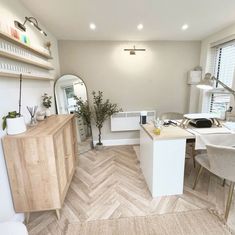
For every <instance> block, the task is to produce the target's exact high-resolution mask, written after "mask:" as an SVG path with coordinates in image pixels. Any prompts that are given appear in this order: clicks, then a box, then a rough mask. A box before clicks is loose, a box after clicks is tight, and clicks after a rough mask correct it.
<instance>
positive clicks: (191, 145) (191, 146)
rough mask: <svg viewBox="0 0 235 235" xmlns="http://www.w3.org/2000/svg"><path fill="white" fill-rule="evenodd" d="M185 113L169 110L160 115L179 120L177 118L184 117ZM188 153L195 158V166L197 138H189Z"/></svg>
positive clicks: (194, 164)
mask: <svg viewBox="0 0 235 235" xmlns="http://www.w3.org/2000/svg"><path fill="white" fill-rule="evenodd" d="M183 118H184V114H182V113H177V112H168V113H162V114H161V115H160V119H162V120H164V119H170V120H177V119H183ZM187 153H189V155H190V156H191V157H192V159H193V166H194V168H195V166H196V162H195V153H196V152H195V140H194V139H188V140H187Z"/></svg>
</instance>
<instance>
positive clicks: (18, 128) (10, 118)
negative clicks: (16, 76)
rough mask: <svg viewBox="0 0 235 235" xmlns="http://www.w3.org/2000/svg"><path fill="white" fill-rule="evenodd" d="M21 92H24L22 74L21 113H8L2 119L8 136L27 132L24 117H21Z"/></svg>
mask: <svg viewBox="0 0 235 235" xmlns="http://www.w3.org/2000/svg"><path fill="white" fill-rule="evenodd" d="M21 91H22V74H20V90H19V111H18V112H17V111H11V112H8V114H7V115H6V116H4V117H3V118H2V120H3V122H2V129H3V130H5V129H6V128H7V134H8V135H16V134H20V133H23V132H25V131H26V125H25V121H24V118H23V116H22V115H21Z"/></svg>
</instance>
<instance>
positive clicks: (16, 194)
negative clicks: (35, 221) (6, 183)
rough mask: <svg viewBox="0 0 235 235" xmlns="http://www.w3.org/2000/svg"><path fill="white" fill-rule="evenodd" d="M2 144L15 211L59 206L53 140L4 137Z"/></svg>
mask: <svg viewBox="0 0 235 235" xmlns="http://www.w3.org/2000/svg"><path fill="white" fill-rule="evenodd" d="M3 145H4V152H5V158H6V163H7V168H8V174H9V179H10V184H11V190H12V195H13V201H14V207H15V210H16V212H25V211H37V210H49V209H52V208H58V207H60V198H59V188H58V181H57V174H56V168H55V165H56V163H55V158H54V148H53V139H52V138H51V137H43V138H22V139H17V138H15V139H5V140H4V141H3ZM48 192H50V193H48Z"/></svg>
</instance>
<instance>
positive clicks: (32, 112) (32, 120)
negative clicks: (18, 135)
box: [27, 106, 38, 126]
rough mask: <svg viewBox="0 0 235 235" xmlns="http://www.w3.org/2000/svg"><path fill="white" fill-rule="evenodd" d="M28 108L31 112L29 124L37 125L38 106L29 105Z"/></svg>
mask: <svg viewBox="0 0 235 235" xmlns="http://www.w3.org/2000/svg"><path fill="white" fill-rule="evenodd" d="M27 109H28V111H29V114H30V117H31V120H30V124H29V126H35V125H37V120H36V111H37V109H38V106H34V107H29V106H27Z"/></svg>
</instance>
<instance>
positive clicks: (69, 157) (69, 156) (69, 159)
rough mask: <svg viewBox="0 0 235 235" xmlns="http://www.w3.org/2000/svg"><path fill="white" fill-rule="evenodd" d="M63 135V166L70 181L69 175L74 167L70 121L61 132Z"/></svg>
mask: <svg viewBox="0 0 235 235" xmlns="http://www.w3.org/2000/svg"><path fill="white" fill-rule="evenodd" d="M63 135H64V146H65V166H66V173H67V178H68V179H70V176H71V174H72V173H73V169H74V166H75V155H74V138H73V130H72V122H71V121H70V122H69V123H68V124H66V126H65V127H64V130H63Z"/></svg>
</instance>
